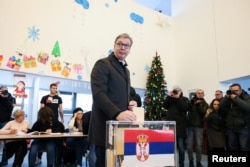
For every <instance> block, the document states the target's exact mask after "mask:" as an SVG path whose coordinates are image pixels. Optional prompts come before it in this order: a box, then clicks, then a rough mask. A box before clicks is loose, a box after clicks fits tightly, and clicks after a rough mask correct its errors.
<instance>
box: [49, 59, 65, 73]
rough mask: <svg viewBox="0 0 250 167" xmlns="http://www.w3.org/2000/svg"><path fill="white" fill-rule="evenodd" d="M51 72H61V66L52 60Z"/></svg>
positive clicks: (57, 61)
mask: <svg viewBox="0 0 250 167" xmlns="http://www.w3.org/2000/svg"><path fill="white" fill-rule="evenodd" d="M50 64H51V70H52V71H61V70H62V65H61V62H60V61H59V60H52V61H51V63H50Z"/></svg>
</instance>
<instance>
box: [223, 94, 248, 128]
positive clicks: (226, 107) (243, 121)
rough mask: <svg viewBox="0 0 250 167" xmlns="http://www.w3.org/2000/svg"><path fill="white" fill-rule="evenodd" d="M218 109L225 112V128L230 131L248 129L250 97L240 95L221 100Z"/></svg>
mask: <svg viewBox="0 0 250 167" xmlns="http://www.w3.org/2000/svg"><path fill="white" fill-rule="evenodd" d="M220 109H223V111H225V117H226V120H225V121H226V127H227V128H230V129H241V128H245V127H248V128H250V96H249V95H247V94H245V93H242V94H241V95H240V96H237V97H235V98H234V99H230V98H228V97H225V98H223V100H222V101H221V102H220Z"/></svg>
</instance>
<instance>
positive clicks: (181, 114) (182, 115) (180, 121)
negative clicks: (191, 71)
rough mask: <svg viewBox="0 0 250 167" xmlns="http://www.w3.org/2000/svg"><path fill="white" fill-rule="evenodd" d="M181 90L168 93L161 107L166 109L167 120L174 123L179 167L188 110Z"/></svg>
mask: <svg viewBox="0 0 250 167" xmlns="http://www.w3.org/2000/svg"><path fill="white" fill-rule="evenodd" d="M182 94H183V93H182V90H181V89H180V88H179V87H177V88H174V89H173V90H172V91H170V92H169V95H168V96H167V98H166V100H165V101H164V103H163V107H164V108H165V109H167V120H169V121H175V122H176V134H177V135H176V140H177V149H178V153H179V167H184V161H185V139H186V127H187V124H186V114H187V111H188V108H189V105H190V103H189V100H188V98H187V97H184V96H183V95H182Z"/></svg>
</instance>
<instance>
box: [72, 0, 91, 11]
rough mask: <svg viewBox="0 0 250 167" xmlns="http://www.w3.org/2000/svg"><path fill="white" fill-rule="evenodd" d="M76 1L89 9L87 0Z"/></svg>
mask: <svg viewBox="0 0 250 167" xmlns="http://www.w3.org/2000/svg"><path fill="white" fill-rule="evenodd" d="M75 1H76V3H78V4H79V5H82V7H83V8H84V9H89V2H88V1H87V0H75Z"/></svg>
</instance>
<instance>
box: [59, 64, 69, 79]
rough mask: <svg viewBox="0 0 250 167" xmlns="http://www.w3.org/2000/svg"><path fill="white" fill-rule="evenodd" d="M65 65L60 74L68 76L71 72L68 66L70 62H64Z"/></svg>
mask: <svg viewBox="0 0 250 167" xmlns="http://www.w3.org/2000/svg"><path fill="white" fill-rule="evenodd" d="M64 63H65V66H64V67H63V70H62V72H61V74H62V76H64V77H66V78H68V77H69V75H70V72H71V67H70V63H67V62H64Z"/></svg>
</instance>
